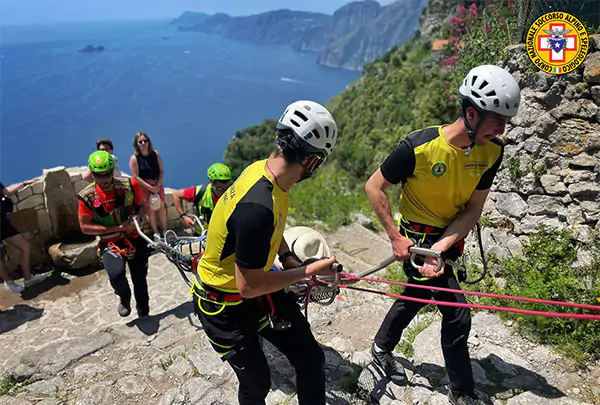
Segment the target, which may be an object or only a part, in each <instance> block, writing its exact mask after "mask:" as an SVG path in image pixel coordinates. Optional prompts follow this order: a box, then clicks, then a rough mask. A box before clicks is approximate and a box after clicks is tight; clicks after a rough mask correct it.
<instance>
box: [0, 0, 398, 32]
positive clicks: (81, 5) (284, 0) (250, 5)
mask: <svg viewBox="0 0 600 405" xmlns="http://www.w3.org/2000/svg"><path fill="white" fill-rule="evenodd" d="M377 1H378V2H379V4H382V5H384V4H389V3H391V2H392V1H393V0H377ZM350 2H351V1H348V0H306V1H303V2H297V1H290V0H255V1H253V2H248V1H244V0H220V1H218V2H216V1H215V2H209V3H201V2H200V1H199V0H170V1H163V0H128V1H127V2H123V1H122V0H104V1H100V0H87V1H85V2H82V1H80V0H20V1H19V2H18V3H17V2H14V1H13V0H0V24H2V25H11V26H12V25H35V24H49V23H50V24H51V23H76V22H94V21H133V20H162V19H165V20H167V19H173V18H176V17H178V16H180V15H181V14H182V13H183V12H185V11H193V12H199V13H207V14H214V13H226V14H229V15H233V16H239V15H248V14H258V13H262V12H266V11H271V10H278V9H291V10H298V11H313V12H320V13H326V14H332V13H333V12H334V11H335V10H337V9H338V8H340V7H341V6H343V5H344V4H347V3H350Z"/></svg>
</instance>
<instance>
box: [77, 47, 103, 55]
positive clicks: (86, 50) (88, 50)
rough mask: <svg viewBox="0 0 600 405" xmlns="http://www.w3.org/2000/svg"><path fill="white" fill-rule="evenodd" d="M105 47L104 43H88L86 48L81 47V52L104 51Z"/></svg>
mask: <svg viewBox="0 0 600 405" xmlns="http://www.w3.org/2000/svg"><path fill="white" fill-rule="evenodd" d="M105 49H106V48H104V45H100V46H94V45H88V46H86V47H85V48H83V49H80V50H79V52H82V53H91V52H102V51H104V50H105Z"/></svg>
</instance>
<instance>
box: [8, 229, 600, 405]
mask: <svg viewBox="0 0 600 405" xmlns="http://www.w3.org/2000/svg"><path fill="white" fill-rule="evenodd" d="M325 236H326V239H327V241H328V244H329V246H330V247H331V248H332V250H333V253H334V254H335V255H336V257H337V258H338V260H340V262H341V263H343V264H344V266H345V267H346V268H347V269H350V270H351V271H355V272H356V271H359V270H361V269H363V268H365V267H367V266H370V265H372V264H375V263H376V262H377V261H378V260H379V258H380V257H385V256H386V255H388V254H389V252H390V251H391V246H390V244H389V242H388V241H387V240H386V239H383V238H381V237H380V236H379V235H377V234H375V233H374V232H371V231H369V230H367V229H366V228H364V227H362V226H360V225H358V224H356V223H354V224H352V225H350V226H348V227H342V228H340V229H339V230H338V231H336V232H335V234H332V235H325ZM345 252H346V253H345ZM375 254H378V256H376V255H375ZM149 269H150V271H149V276H148V284H149V290H150V308H151V312H150V316H148V317H146V318H143V319H135V315H131V316H130V317H129V318H126V319H123V318H121V317H120V316H119V315H118V314H117V311H116V304H117V302H118V301H117V298H116V297H115V295H114V293H113V291H112V288H111V287H110V283H109V282H108V279H107V276H106V273H105V272H98V273H95V274H92V275H89V276H85V277H82V279H81V280H77V282H73V283H72V284H71V285H70V286H66V287H65V289H63V290H62V291H60V294H59V293H57V291H52V292H51V293H50V292H49V293H47V294H43V295H41V296H40V297H39V298H37V299H34V300H31V301H28V304H29V305H15V306H14V307H11V308H8V309H7V310H3V311H1V312H0V333H2V337H3V339H1V340H0V352H2V353H3V356H1V357H0V373H1V374H3V376H4V377H3V384H2V390H1V391H0V404H6V405H9V404H10V405H15V404H17V405H18V404H24V405H33V404H58V403H68V404H74V405H78V404H80V405H88V404H134V403H140V404H152V405H191V404H194V405H204V404H223V405H230V404H231V405H234V404H237V403H238V401H237V388H238V383H237V379H236V377H235V374H234V372H233V370H232V369H231V367H230V366H229V365H228V364H227V363H226V362H223V361H221V359H220V358H219V356H218V355H217V354H216V353H215V352H214V350H213V348H212V347H211V345H210V342H209V341H208V340H207V339H206V337H205V335H204V332H203V331H202V328H201V324H200V323H199V321H198V319H197V318H196V316H195V315H194V313H193V306H192V305H191V302H190V295H189V289H188V288H187V285H185V284H184V283H183V281H182V280H181V279H180V276H179V275H178V272H177V270H176V269H175V267H174V265H173V264H171V263H170V262H168V260H167V259H166V257H165V256H164V255H162V254H157V255H153V256H151V258H150V263H149ZM392 271H394V270H393V269H392ZM378 275H380V276H382V277H385V276H386V275H385V273H383V272H382V273H379V274H378ZM386 278H387V277H386ZM361 286H364V287H367V288H377V285H376V284H371V285H365V284H364V283H362V282H361ZM67 287H71V288H70V289H69V288H67ZM57 288H58V287H57ZM391 303H392V301H391V299H390V298H387V297H384V296H381V295H376V294H366V293H363V292H358V291H349V290H343V291H342V292H341V294H340V295H339V296H338V299H336V300H335V301H334V302H333V303H332V304H331V305H328V306H321V305H316V304H310V305H309V307H308V320H309V322H310V325H311V329H312V332H313V334H314V336H315V338H316V339H317V341H318V342H319V344H320V345H321V348H322V349H323V352H324V354H325V374H326V393H327V394H326V395H327V403H329V404H340V405H349V404H353V405H367V404H388V405H390V404H391V405H401V404H415V405H417V404H423V405H424V404H440V405H441V404H447V399H446V393H447V384H448V378H447V375H446V370H445V367H444V366H445V364H444V360H443V355H442V351H441V344H440V338H441V328H442V326H441V320H440V316H439V314H438V313H437V311H434V312H425V311H422V312H421V313H419V314H418V315H417V316H416V317H415V319H414V320H413V321H412V322H411V323H410V324H409V325H408V328H407V329H406V332H405V333H404V334H403V336H402V341H401V343H400V345H399V347H398V351H397V352H396V355H397V356H398V357H399V358H400V361H401V362H402V363H403V364H404V366H405V368H406V370H407V375H408V379H409V383H408V384H407V385H406V386H402V387H399V386H396V385H394V384H393V383H391V382H389V381H388V380H387V378H385V377H384V375H383V373H382V372H381V370H380V369H379V368H378V367H377V366H375V365H374V364H373V362H372V358H371V354H370V347H371V343H372V341H373V337H374V335H375V333H376V331H377V328H378V327H379V325H380V324H381V322H382V320H383V318H384V316H385V314H386V312H387V310H388V308H389V307H390V305H391ZM516 329H517V328H515V327H514V326H513V324H512V322H510V321H509V322H506V323H504V322H502V321H501V319H500V318H499V317H498V316H497V315H494V314H491V313H486V312H479V313H477V314H475V315H474V317H473V320H472V329H471V334H470V337H469V340H468V345H469V351H470V354H471V364H472V367H473V371H474V376H475V380H476V384H477V389H478V390H479V391H480V392H481V393H482V396H484V397H487V398H490V399H491V400H492V401H493V403H494V405H510V404H517V405H519V404H536V405H537V404H556V405H561V404H562V405H588V404H592V403H594V399H593V398H594V395H598V394H600V391H598V386H599V383H600V363H595V364H588V366H587V367H586V368H585V369H576V368H574V367H573V366H574V364H573V362H572V361H571V359H569V358H566V357H563V356H561V355H559V354H557V353H556V352H554V351H553V350H551V349H550V348H548V347H546V346H543V345H538V344H535V343H533V342H531V341H530V340H528V339H525V338H523V337H521V336H520V335H519V334H518V333H517V331H516ZM263 348H264V351H265V355H266V359H267V361H268V363H269V365H270V368H271V379H272V386H271V392H270V393H269V395H268V397H267V401H266V403H267V404H269V405H281V404H298V398H297V395H296V386H295V374H294V371H293V368H292V367H291V365H290V363H289V362H288V360H287V359H286V358H285V357H284V356H283V355H281V353H279V352H278V351H277V349H275V348H274V347H273V346H272V345H271V344H269V342H268V341H266V340H265V341H264V342H263ZM4 394H6V395H4ZM40 401H41V402H40ZM490 403H492V402H490Z"/></svg>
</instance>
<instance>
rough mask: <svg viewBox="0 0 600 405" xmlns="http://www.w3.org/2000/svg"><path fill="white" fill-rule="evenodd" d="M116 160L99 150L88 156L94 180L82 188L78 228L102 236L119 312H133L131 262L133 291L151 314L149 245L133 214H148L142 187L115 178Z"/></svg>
mask: <svg viewBox="0 0 600 405" xmlns="http://www.w3.org/2000/svg"><path fill="white" fill-rule="evenodd" d="M114 167H115V163H114V159H113V157H112V156H111V154H110V153H108V152H106V151H103V150H99V151H96V152H94V153H92V154H91V155H90V157H89V159H88V168H89V170H90V172H91V173H92V176H93V179H94V181H93V182H92V183H90V184H89V185H88V186H87V187H85V188H84V189H83V190H81V191H80V192H79V194H78V198H79V210H78V215H79V227H80V228H81V231H82V232H83V233H84V234H87V235H94V236H99V237H100V243H99V246H98V247H99V250H100V254H101V255H102V262H103V264H104V269H105V270H106V272H107V273H108V278H109V281H110V284H111V286H112V288H113V290H114V292H115V294H116V295H117V296H118V297H119V306H118V312H119V315H120V316H122V317H125V316H128V315H129V314H130V313H131V304H130V301H131V289H130V288H129V283H128V282H127V277H126V271H125V265H126V264H127V263H128V264H129V271H130V275H131V281H132V282H133V294H134V296H135V302H136V309H137V314H138V316H139V317H143V316H146V315H148V314H149V312H150V307H149V297H148V282H147V280H146V276H147V275H148V256H149V252H148V248H147V245H146V243H144V241H143V240H142V238H141V237H140V236H139V235H138V233H137V231H136V229H135V225H134V223H133V218H134V216H137V217H138V218H140V217H142V216H143V215H144V214H145V213H146V208H145V205H144V199H143V194H142V187H141V186H140V184H139V183H138V182H137V181H136V180H135V179H133V178H131V179H129V178H120V177H114Z"/></svg>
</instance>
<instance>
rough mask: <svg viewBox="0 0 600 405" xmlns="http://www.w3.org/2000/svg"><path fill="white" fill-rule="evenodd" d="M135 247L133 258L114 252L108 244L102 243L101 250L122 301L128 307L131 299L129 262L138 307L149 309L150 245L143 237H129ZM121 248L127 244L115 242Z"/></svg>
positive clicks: (113, 285)
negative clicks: (128, 277) (126, 268)
mask: <svg viewBox="0 0 600 405" xmlns="http://www.w3.org/2000/svg"><path fill="white" fill-rule="evenodd" d="M129 241H130V242H131V244H132V245H133V246H134V247H135V250H136V251H135V255H134V256H133V257H131V258H125V257H123V256H122V255H120V254H118V253H115V252H113V251H112V250H111V249H110V248H109V247H108V246H106V245H105V244H103V243H100V251H101V252H102V261H103V263H104V269H105V270H106V272H107V273H108V279H109V280H110V285H111V286H112V288H113V290H114V291H115V294H117V295H118V296H119V298H120V299H121V303H122V304H123V305H125V306H127V307H129V305H130V301H131V289H130V288H129V283H128V282H127V277H126V270H125V266H126V264H129V273H130V276H131V281H132V283H133V293H134V295H135V302H136V308H137V310H138V311H140V312H148V311H149V300H150V298H149V296H148V281H147V276H148V257H149V251H148V246H147V245H146V243H145V242H144V240H143V239H142V238H132V239H129ZM115 245H117V246H118V247H120V248H125V246H126V244H125V242H124V241H123V240H121V241H119V242H115Z"/></svg>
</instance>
